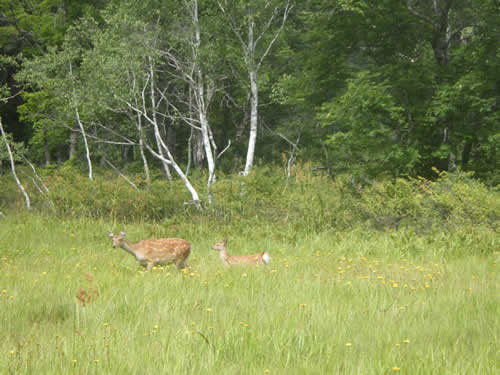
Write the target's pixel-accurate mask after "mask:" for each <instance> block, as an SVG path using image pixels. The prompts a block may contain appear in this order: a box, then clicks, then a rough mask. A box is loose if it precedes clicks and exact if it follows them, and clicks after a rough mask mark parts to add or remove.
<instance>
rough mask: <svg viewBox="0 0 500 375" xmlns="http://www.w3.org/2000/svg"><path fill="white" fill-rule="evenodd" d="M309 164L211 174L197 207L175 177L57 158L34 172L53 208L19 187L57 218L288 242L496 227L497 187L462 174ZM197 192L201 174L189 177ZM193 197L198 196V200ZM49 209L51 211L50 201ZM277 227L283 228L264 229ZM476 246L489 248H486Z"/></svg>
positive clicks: (8, 196) (13, 194) (13, 192)
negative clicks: (103, 169) (392, 174)
mask: <svg viewBox="0 0 500 375" xmlns="http://www.w3.org/2000/svg"><path fill="white" fill-rule="evenodd" d="M310 169H311V167H310V165H307V164H306V165H299V166H296V167H295V168H294V170H293V174H294V177H292V178H289V179H287V178H286V175H285V173H284V171H281V170H279V169H277V168H256V170H255V171H254V172H253V173H252V174H251V175H249V176H247V177H242V176H233V175H228V176H223V175H221V176H220V177H219V179H218V181H217V183H216V185H215V191H214V204H213V205H212V206H208V207H205V208H204V210H202V211H198V210H196V209H195V208H194V207H191V206H185V205H184V202H186V201H188V200H189V194H188V193H187V192H186V190H185V188H184V187H183V186H182V183H181V182H180V181H179V180H176V181H174V182H167V181H165V180H155V181H153V183H152V184H151V186H150V188H149V189H148V187H147V185H146V184H145V181H144V180H143V179H142V177H140V176H139V175H137V176H135V177H134V176H132V177H130V179H131V180H132V182H133V183H134V184H135V185H136V186H137V187H138V188H139V189H140V190H139V191H136V190H135V189H134V188H132V186H131V185H130V184H129V183H128V182H127V181H125V180H124V179H123V178H121V177H116V176H114V175H111V174H110V173H104V174H100V175H98V176H97V177H96V178H95V179H94V180H89V179H88V178H86V177H85V176H84V174H83V173H84V171H82V172H79V171H78V169H77V168H76V167H75V166H73V165H72V163H67V164H65V166H64V167H63V168H59V169H56V170H54V169H53V168H49V169H48V170H47V171H45V172H44V171H41V174H43V175H46V176H47V177H45V178H44V183H45V185H46V186H47V188H48V190H49V191H50V193H49V195H48V197H49V198H50V199H51V200H52V202H53V206H51V205H50V206H49V205H47V204H46V197H45V196H42V195H40V194H39V191H38V190H37V189H36V187H35V186H32V185H31V183H28V182H29V181H30V179H28V178H25V180H26V182H27V184H26V185H27V186H26V188H27V191H28V193H29V194H30V197H31V198H32V201H33V207H34V209H38V210H39V211H42V212H45V211H46V212H47V213H48V214H52V213H53V210H55V213H56V214H57V216H60V217H75V218H78V217H90V218H94V219H99V218H102V219H108V220H113V221H116V222H123V223H132V222H138V221H139V222H143V221H145V222H156V223H164V224H165V225H178V224H179V223H183V222H185V221H186V220H189V221H190V222H193V223H200V225H202V224H203V225H213V226H214V227H217V228H219V230H220V231H222V232H229V231H230V232H232V233H240V234H244V235H250V234H251V233H252V232H253V231H261V230H262V231H264V232H266V233H268V235H269V236H271V237H279V238H287V239H288V240H292V241H293V240H296V239H297V238H298V236H300V235H301V233H302V232H303V231H304V230H305V231H306V232H307V233H316V234H318V235H319V234H321V233H328V232H329V231H337V230H347V229H353V230H356V229H362V230H366V231H386V230H395V229H399V230H407V231H410V232H415V233H417V234H420V235H423V234H432V233H434V234H436V233H441V232H443V233H452V232H454V231H457V230H461V231H462V230H464V231H467V230H471V231H485V232H489V233H495V232H496V231H498V229H499V228H498V222H499V219H500V214H499V213H500V197H499V192H498V191H496V190H491V189H488V188H487V187H485V186H484V185H483V184H482V183H480V182H478V181H476V180H474V179H472V178H471V176H470V175H469V174H464V173H458V174H448V173H444V172H442V173H440V174H439V176H438V178H437V179H436V180H435V181H431V180H427V179H424V178H416V179H403V178H399V179H396V180H375V181H374V182H372V183H371V184H370V185H364V186H361V185H358V184H356V183H354V182H353V180H352V176H342V175H339V176H336V177H335V179H334V180H332V179H331V178H330V177H329V176H328V175H326V174H324V175H321V174H319V175H313V174H312V173H311V171H310ZM193 183H194V185H195V186H197V187H198V189H200V190H201V189H202V188H203V186H204V184H205V177H204V176H202V175H200V176H198V177H197V178H193ZM0 188H1V189H2V191H5V192H6V193H5V195H4V199H5V200H4V201H2V202H1V204H0V209H5V208H9V207H12V206H11V205H10V204H9V202H16V201H19V202H22V197H21V196H20V193H19V192H17V189H16V188H15V186H13V182H12V181H10V180H8V179H5V178H4V179H0ZM202 199H204V198H203V197H202ZM52 207H53V208H52ZM273 226H280V227H281V228H282V229H283V230H282V231H280V232H279V233H271V232H269V229H270V228H272V227H273ZM485 250H487V251H491V248H488V247H486V248H485Z"/></svg>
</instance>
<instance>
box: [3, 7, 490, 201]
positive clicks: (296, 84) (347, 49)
mask: <svg viewBox="0 0 500 375" xmlns="http://www.w3.org/2000/svg"><path fill="white" fill-rule="evenodd" d="M84 3H85V4H84ZM84 3H78V2H70V1H65V0H32V1H14V0H2V1H0V16H1V19H0V53H1V56H2V57H1V59H0V68H1V70H0V71H1V75H0V79H1V85H2V88H3V89H2V97H3V98H5V100H4V101H3V104H1V105H0V116H1V118H2V119H3V125H4V130H5V132H6V133H9V134H11V135H10V136H9V138H6V139H10V140H11V141H12V142H18V143H19V142H21V143H22V144H24V146H23V147H20V146H16V147H14V149H22V150H23V154H24V155H25V156H26V157H28V159H30V160H32V161H33V162H36V163H38V164H39V165H48V164H51V163H63V162H65V161H66V160H69V159H71V160H74V162H77V163H80V164H81V165H82V167H84V168H87V169H88V171H89V177H90V178H91V177H92V165H93V164H95V163H98V164H100V165H103V166H108V165H113V166H116V167H118V168H131V170H135V171H140V173H144V174H146V175H147V178H148V179H149V173H150V172H149V168H150V165H151V166H162V169H163V175H164V176H165V177H166V178H169V179H171V178H176V177H175V176H178V177H179V178H181V179H182V180H183V181H185V182H186V186H187V187H188V188H189V173H190V172H192V171H193V168H194V169H195V170H203V169H206V170H207V171H208V177H207V178H208V184H207V186H208V189H209V190H210V189H211V186H212V185H213V183H214V182H215V181H216V176H217V171H218V170H220V169H222V170H224V171H225V172H240V171H243V170H244V171H245V174H247V173H249V171H250V168H251V165H252V163H260V164H266V163H274V164H276V163H283V162H286V163H288V166H289V167H290V165H291V164H292V163H293V161H295V160H301V161H311V162H313V163H315V164H316V165H318V166H323V167H325V168H328V170H333V171H335V173H344V174H350V175H352V176H353V177H354V178H355V179H357V180H358V181H360V182H363V181H369V180H371V179H373V178H376V177H379V176H391V177H401V176H424V177H429V176H433V175H434V173H433V172H432V171H433V168H437V169H439V170H454V169H457V168H458V169H461V170H466V171H473V172H474V173H475V175H476V176H477V177H478V178H481V179H484V180H485V181H487V182H488V183H490V184H498V182H499V180H500V174H499V172H498V171H499V170H500V168H499V165H498V154H499V152H500V125H499V124H500V115H499V114H500V110H499V105H500V73H499V72H500V47H499V46H500V28H499V25H500V6H499V3H498V1H496V0H476V1H469V0H460V1H457V0H455V1H453V0H436V1H433V2H426V1H420V0H383V1H377V2H367V1H364V0H334V1H331V0H328V1H326V0H310V1H303V2H293V1H289V0H263V1H260V0H259V1H258V2H249V1H231V2H229V1H222V0H183V1H172V0H146V1H142V2H136V1H128V0H127V1H115V0H93V1H87V2H84ZM13 144H14V143H13ZM16 144H17V143H16ZM1 154H2V152H0V155H1ZM19 162H22V161H21V160H20V161H19ZM134 168H135V169H134ZM193 199H194V200H196V199H197V198H196V195H193Z"/></svg>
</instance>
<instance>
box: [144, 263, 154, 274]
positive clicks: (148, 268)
mask: <svg viewBox="0 0 500 375" xmlns="http://www.w3.org/2000/svg"><path fill="white" fill-rule="evenodd" d="M152 268H153V262H148V264H147V266H146V271H148V272H149V271H151V269H152Z"/></svg>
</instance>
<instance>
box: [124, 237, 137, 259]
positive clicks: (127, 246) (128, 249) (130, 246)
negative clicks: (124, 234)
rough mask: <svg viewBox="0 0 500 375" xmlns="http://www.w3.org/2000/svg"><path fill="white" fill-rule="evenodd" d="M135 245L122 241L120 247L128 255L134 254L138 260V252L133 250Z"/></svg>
mask: <svg viewBox="0 0 500 375" xmlns="http://www.w3.org/2000/svg"><path fill="white" fill-rule="evenodd" d="M133 245H134V244H133V243H132V242H129V241H127V240H122V241H121V243H120V247H121V248H122V249H123V250H125V251H126V252H127V253H129V254H132V255H133V256H134V257H135V258H138V256H137V252H136V251H135V250H134V248H133Z"/></svg>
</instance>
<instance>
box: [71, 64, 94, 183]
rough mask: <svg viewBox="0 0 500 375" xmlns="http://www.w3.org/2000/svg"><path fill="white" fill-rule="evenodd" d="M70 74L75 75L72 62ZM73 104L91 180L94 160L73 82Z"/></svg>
mask: <svg viewBox="0 0 500 375" xmlns="http://www.w3.org/2000/svg"><path fill="white" fill-rule="evenodd" d="M69 74H70V76H71V77H73V67H72V65H71V63H70V64H69ZM73 106H74V110H75V116H76V122H77V124H78V127H79V128H80V133H81V134H82V138H83V145H84V147H85V157H86V159H87V165H88V168H89V180H92V161H91V160H90V151H89V145H88V142H87V135H86V133H85V128H84V126H83V124H82V121H81V120H80V112H79V111H78V100H77V97H76V88H75V84H74V82H73Z"/></svg>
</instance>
